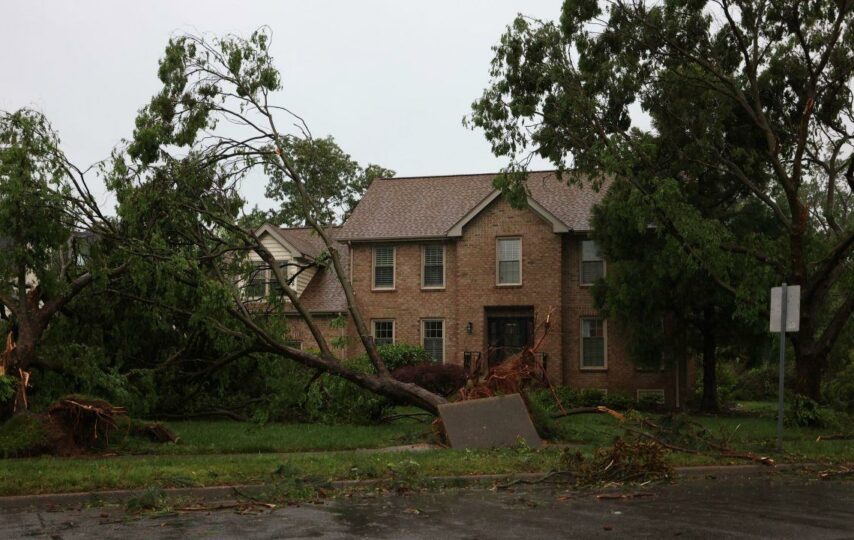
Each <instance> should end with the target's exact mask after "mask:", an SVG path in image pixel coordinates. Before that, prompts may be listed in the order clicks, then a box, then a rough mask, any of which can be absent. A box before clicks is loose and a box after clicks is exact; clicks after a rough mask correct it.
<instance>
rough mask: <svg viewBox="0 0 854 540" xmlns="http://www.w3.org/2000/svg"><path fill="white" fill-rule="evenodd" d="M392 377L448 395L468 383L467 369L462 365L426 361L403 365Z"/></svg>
mask: <svg viewBox="0 0 854 540" xmlns="http://www.w3.org/2000/svg"><path fill="white" fill-rule="evenodd" d="M391 376H392V377H394V378H395V379H397V380H398V381H401V382H405V383H413V384H417V385H418V386H421V387H423V388H426V389H427V390H429V391H431V392H433V393H435V394H439V395H442V396H445V397H448V396H450V395H452V394H454V393H455V392H456V391H457V390H459V389H460V388H462V387H463V386H465V384H466V371H465V369H463V367H462V366H457V365H453V364H436V363H434V362H425V363H422V364H416V365H413V366H403V367H400V368H397V369H396V370H394V371H393V372H392V374H391Z"/></svg>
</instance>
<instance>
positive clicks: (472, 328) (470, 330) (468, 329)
mask: <svg viewBox="0 0 854 540" xmlns="http://www.w3.org/2000/svg"><path fill="white" fill-rule="evenodd" d="M473 330H474V325H473V324H472V323H471V321H469V322H468V324H466V333H467V334H471V333H472V331H473Z"/></svg>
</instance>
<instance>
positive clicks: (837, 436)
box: [815, 433, 854, 442]
mask: <svg viewBox="0 0 854 540" xmlns="http://www.w3.org/2000/svg"><path fill="white" fill-rule="evenodd" d="M852 440H854V435H852V434H850V433H849V434H845V433H833V434H831V435H819V436H818V437H816V439H815V442H821V441H852Z"/></svg>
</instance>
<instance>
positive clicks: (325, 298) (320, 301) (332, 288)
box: [279, 227, 350, 313]
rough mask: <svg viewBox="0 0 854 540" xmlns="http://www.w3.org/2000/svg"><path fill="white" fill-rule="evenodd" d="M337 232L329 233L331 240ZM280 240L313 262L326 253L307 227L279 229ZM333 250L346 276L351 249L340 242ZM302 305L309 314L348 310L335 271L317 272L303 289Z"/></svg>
mask: <svg viewBox="0 0 854 540" xmlns="http://www.w3.org/2000/svg"><path fill="white" fill-rule="evenodd" d="M339 231H340V228H338V227H336V228H334V229H332V230H330V233H331V236H332V237H333V238H334V237H335V235H336V234H338V232H339ZM279 232H281V234H282V237H284V239H285V240H287V241H288V242H290V243H291V244H292V245H293V246H294V247H295V248H297V249H298V250H300V251H301V252H302V253H303V255H307V256H309V257H311V258H315V257H317V256H318V255H320V253H322V252H323V251H325V250H326V246H325V245H324V243H323V240H321V239H320V237H319V236H318V235H317V234H316V233H315V232H314V230H313V229H311V228H310V227H294V228H283V227H280V228H279ZM335 248H336V249H337V251H338V254H339V257H340V259H341V264H342V266H343V267H344V272H345V274H346V273H348V272H349V267H350V248H349V247H347V245H346V244H341V243H339V242H336V243H335ZM300 300H301V302H302V305H303V306H304V307H305V308H306V309H307V310H309V311H310V312H314V313H318V312H324V313H326V312H335V313H337V312H341V311H346V310H347V298H346V296H345V295H344V289H343V287H341V283H339V282H338V278H337V277H336V275H335V271H334V270H332V269H326V268H320V269H318V271H317V273H316V274H315V275H314V277H312V278H311V281H309V282H308V285H306V287H305V290H304V291H303V293H302V295H301V296H300Z"/></svg>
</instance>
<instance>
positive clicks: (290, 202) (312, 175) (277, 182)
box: [267, 137, 394, 226]
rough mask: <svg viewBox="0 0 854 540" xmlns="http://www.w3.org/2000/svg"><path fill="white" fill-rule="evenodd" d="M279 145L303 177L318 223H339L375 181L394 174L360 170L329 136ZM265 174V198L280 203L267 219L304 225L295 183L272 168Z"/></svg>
mask: <svg viewBox="0 0 854 540" xmlns="http://www.w3.org/2000/svg"><path fill="white" fill-rule="evenodd" d="M282 146H283V148H284V149H285V150H286V151H287V153H288V155H289V156H291V162H292V164H293V168H294V170H295V171H296V172H298V173H299V175H300V176H301V177H302V178H303V181H304V182H305V189H306V191H307V192H308V195H309V197H310V198H311V199H312V201H315V205H314V209H313V210H312V211H313V212H315V215H313V216H312V217H313V218H314V219H316V220H317V221H319V222H321V223H329V224H332V223H342V222H343V221H344V220H345V219H347V216H349V215H350V213H351V212H352V211H353V209H354V208H355V207H356V203H358V202H359V200H360V199H361V198H362V195H364V193H365V191H366V190H367V189H368V186H370V185H371V182H373V181H374V179H376V178H391V177H392V176H394V171H392V170H389V169H386V168H383V167H380V166H379V165H368V166H367V167H364V168H363V167H361V166H360V165H359V164H358V163H357V162H356V161H355V160H353V158H351V157H350V155H349V154H347V153H345V152H344V151H343V150H342V149H341V147H340V146H338V145H337V144H336V143H335V140H334V139H333V138H332V137H326V138H324V139H313V138H311V137H307V138H302V137H300V138H293V139H286V140H284V141H282ZM268 173H269V181H268V184H267V197H269V198H271V199H273V200H275V201H278V202H279V208H278V209H277V210H276V211H274V212H271V213H270V216H269V219H270V220H271V221H273V222H274V223H281V224H285V225H289V226H296V225H303V226H304V225H305V224H306V219H305V210H304V208H303V204H302V203H301V199H300V194H299V192H298V190H297V188H296V186H295V185H294V183H293V182H291V181H290V179H288V178H287V177H285V176H283V175H282V173H281V171H279V170H277V169H275V168H270V169H269V170H268Z"/></svg>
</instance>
